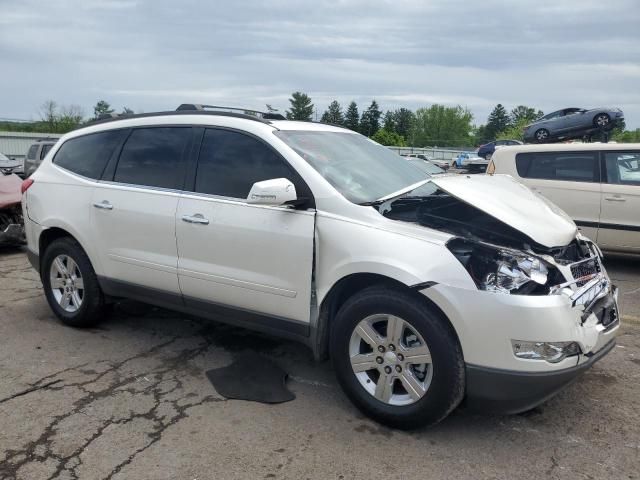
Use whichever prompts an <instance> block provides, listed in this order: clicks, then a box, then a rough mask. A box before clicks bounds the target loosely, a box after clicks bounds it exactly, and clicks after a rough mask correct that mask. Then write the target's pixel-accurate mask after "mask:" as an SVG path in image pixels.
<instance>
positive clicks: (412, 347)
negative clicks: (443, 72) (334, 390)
mask: <svg viewBox="0 0 640 480" xmlns="http://www.w3.org/2000/svg"><path fill="white" fill-rule="evenodd" d="M349 357H350V361H351V367H352V369H353V372H354V374H355V375H356V378H357V379H358V381H359V382H360V385H362V387H363V388H364V389H365V390H366V391H367V392H368V393H369V394H370V395H372V396H373V397H375V398H376V399H378V400H379V401H381V402H383V403H385V404H388V405H396V406H403V405H410V404H412V403H415V402H417V401H418V400H420V399H421V398H422V397H424V395H425V394H426V393H427V390H428V389H429V385H430V383H431V379H432V377H433V365H432V360H431V352H430V351H429V348H428V346H427V343H426V342H425V340H424V338H422V336H421V335H420V333H419V332H418V331H417V330H416V329H415V328H414V327H413V326H412V325H411V324H410V323H409V322H407V321H406V320H403V319H402V318H400V317H397V316H394V315H387V314H376V315H371V316H369V317H367V318H365V319H363V320H362V321H360V322H359V323H358V324H357V325H356V328H355V329H354V330H353V333H352V334H351V339H350V342H349Z"/></svg>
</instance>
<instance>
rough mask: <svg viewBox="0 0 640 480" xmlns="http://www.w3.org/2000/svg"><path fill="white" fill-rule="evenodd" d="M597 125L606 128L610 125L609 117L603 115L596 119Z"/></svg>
mask: <svg viewBox="0 0 640 480" xmlns="http://www.w3.org/2000/svg"><path fill="white" fill-rule="evenodd" d="M596 125H597V126H599V127H606V126H607V125H609V115H607V114H605V113H602V114H600V115H598V116H597V117H596Z"/></svg>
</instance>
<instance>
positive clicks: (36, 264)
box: [27, 249, 40, 273]
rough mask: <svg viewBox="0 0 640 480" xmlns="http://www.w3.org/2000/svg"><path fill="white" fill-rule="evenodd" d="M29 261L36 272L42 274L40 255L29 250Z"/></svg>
mask: <svg viewBox="0 0 640 480" xmlns="http://www.w3.org/2000/svg"><path fill="white" fill-rule="evenodd" d="M27 259H28V260H29V263H30V264H31V266H32V267H33V268H34V269H35V271H36V272H38V273H40V255H38V254H37V253H35V252H32V251H31V250H29V249H27Z"/></svg>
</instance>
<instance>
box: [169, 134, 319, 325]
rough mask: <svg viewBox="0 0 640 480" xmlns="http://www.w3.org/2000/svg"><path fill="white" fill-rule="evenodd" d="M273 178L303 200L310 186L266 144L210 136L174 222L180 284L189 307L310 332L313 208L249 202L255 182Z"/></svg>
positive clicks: (245, 138)
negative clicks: (295, 326) (225, 309)
mask: <svg viewBox="0 0 640 480" xmlns="http://www.w3.org/2000/svg"><path fill="white" fill-rule="evenodd" d="M273 178H288V179H289V180H290V181H291V182H292V183H293V184H294V185H295V187H296V191H297V192H298V196H301V192H305V189H306V188H307V187H306V185H305V184H304V183H303V182H302V179H301V178H300V177H299V176H298V175H297V173H296V172H295V171H294V170H293V169H292V168H291V166H290V165H289V164H288V163H287V162H286V160H285V159H283V158H282V157H281V156H280V155H278V154H277V153H276V152H275V150H273V149H272V148H271V147H270V146H269V145H267V144H266V143H264V142H263V141H262V140H260V139H258V138H256V137H253V136H250V135H248V134H245V133H242V132H238V131H232V130H228V129H214V128H211V129H206V130H205V131H204V135H203V137H202V144H201V148H200V152H199V155H198V158H197V165H196V166H195V168H194V175H193V177H192V179H191V188H190V190H191V191H190V192H188V193H184V194H182V195H181V198H180V200H179V202H178V209H177V217H176V237H177V243H178V279H179V282H180V288H181V290H182V293H183V295H184V298H185V304H186V305H187V306H188V307H192V308H196V309H199V310H203V309H211V310H212V311H214V312H215V310H216V307H219V306H224V307H233V308H234V309H236V310H242V311H244V312H246V313H248V314H249V315H250V314H252V313H253V314H259V315H258V316H257V317H255V316H254V319H255V318H258V321H262V322H269V323H273V322H275V324H271V325H265V327H270V328H280V329H290V328H291V325H292V323H291V322H293V323H294V324H296V323H297V324H298V326H301V327H302V328H307V324H308V322H309V317H310V304H311V276H312V268H313V245H314V242H313V239H314V228H315V209H314V208H313V207H312V206H311V205H309V208H306V209H304V208H301V209H294V208H292V207H289V206H264V205H255V204H249V203H247V202H246V198H247V195H248V193H249V190H250V189H251V186H252V185H253V184H254V183H255V182H258V181H262V180H268V179H273ZM307 193H308V191H307ZM274 317H278V318H274ZM283 321H284V323H283ZM287 321H288V322H287Z"/></svg>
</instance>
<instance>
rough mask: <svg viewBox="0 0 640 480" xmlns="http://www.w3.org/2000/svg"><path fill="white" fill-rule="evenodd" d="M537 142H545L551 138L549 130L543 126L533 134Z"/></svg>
mask: <svg viewBox="0 0 640 480" xmlns="http://www.w3.org/2000/svg"><path fill="white" fill-rule="evenodd" d="M533 137H534V138H535V140H536V142H538V143H543V142H546V141H547V140H549V130H547V129H546V128H541V129H540V130H536V133H534V134H533Z"/></svg>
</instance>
